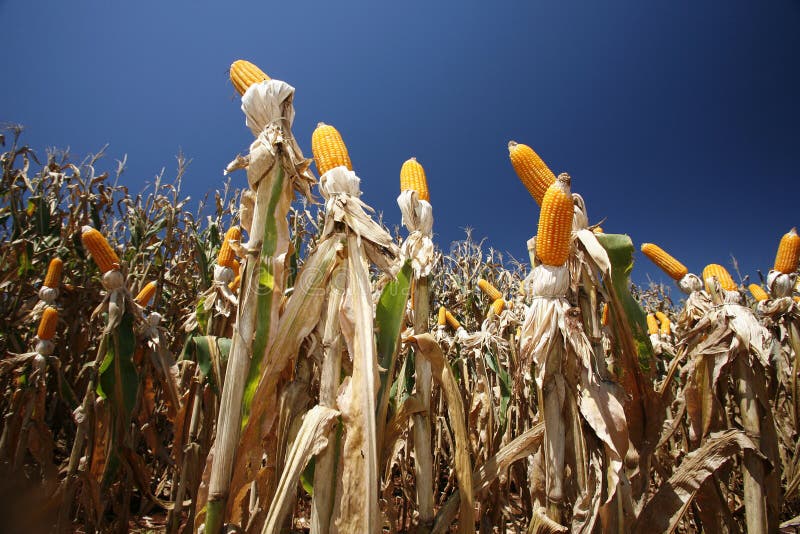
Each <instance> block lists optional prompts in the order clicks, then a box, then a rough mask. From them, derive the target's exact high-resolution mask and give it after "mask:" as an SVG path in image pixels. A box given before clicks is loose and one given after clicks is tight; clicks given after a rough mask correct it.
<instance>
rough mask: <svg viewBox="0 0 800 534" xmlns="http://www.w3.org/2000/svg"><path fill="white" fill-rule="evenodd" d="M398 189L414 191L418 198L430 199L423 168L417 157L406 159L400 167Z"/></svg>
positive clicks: (428, 200)
mask: <svg viewBox="0 0 800 534" xmlns="http://www.w3.org/2000/svg"><path fill="white" fill-rule="evenodd" d="M400 191H416V192H417V196H418V197H419V199H420V200H425V201H427V202H430V201H431V195H430V192H429V191H428V180H427V179H426V178H425V169H424V168H423V167H422V165H420V163H419V162H418V161H417V158H411V159H409V160H406V162H405V163H403V166H402V167H401V168H400Z"/></svg>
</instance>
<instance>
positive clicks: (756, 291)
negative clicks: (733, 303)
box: [747, 284, 769, 302]
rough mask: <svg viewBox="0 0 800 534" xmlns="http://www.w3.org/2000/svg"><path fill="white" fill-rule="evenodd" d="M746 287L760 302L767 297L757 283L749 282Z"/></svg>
mask: <svg viewBox="0 0 800 534" xmlns="http://www.w3.org/2000/svg"><path fill="white" fill-rule="evenodd" d="M747 289H749V290H750V294H752V295H753V298H754V299H756V300H757V301H759V302H761V301H762V300H767V299H768V298H769V295H767V292H766V291H764V290H763V289H762V288H761V286H760V285H758V284H750V285H749V286H747Z"/></svg>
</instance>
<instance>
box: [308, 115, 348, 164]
mask: <svg viewBox="0 0 800 534" xmlns="http://www.w3.org/2000/svg"><path fill="white" fill-rule="evenodd" d="M311 152H312V153H313V154H314V162H315V163H316V164H317V171H318V172H319V175H320V176H322V175H323V174H325V173H326V172H328V171H329V170H331V169H333V168H334V167H340V166H345V167H347V169H348V170H351V171H352V170H353V164H352V163H351V162H350V154H349V153H348V152H347V146H346V145H345V144H344V140H343V139H342V136H341V134H340V133H339V131H338V130H337V129H336V128H334V127H333V126H330V125H328V124H325V123H324V122H320V123H319V124H317V127H316V129H315V130H314V133H313V134H311Z"/></svg>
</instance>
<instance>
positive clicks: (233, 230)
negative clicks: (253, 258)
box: [217, 226, 242, 269]
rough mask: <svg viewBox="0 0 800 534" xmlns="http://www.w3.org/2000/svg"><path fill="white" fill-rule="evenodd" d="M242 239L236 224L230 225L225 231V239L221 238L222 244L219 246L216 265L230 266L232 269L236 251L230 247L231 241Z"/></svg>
mask: <svg viewBox="0 0 800 534" xmlns="http://www.w3.org/2000/svg"><path fill="white" fill-rule="evenodd" d="M241 239H242V231H241V230H240V229H239V227H238V226H231V227H230V228H229V229H228V231H227V232H225V239H223V240H222V246H221V247H220V248H219V254H218V255H217V265H221V266H222V267H230V268H231V269H233V265H234V262H235V261H236V253H235V252H234V251H233V248H232V247H231V243H230V242H231V241H239V240H241Z"/></svg>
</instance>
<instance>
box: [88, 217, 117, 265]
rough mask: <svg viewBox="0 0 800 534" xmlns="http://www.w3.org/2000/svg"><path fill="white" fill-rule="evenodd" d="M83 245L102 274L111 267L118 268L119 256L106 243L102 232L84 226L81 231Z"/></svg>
mask: <svg viewBox="0 0 800 534" xmlns="http://www.w3.org/2000/svg"><path fill="white" fill-rule="evenodd" d="M81 241H82V242H83V246H84V247H86V249H87V250H88V251H89V252H90V253H91V255H92V259H93V260H94V262H95V263H96V264H97V267H98V268H99V269H100V272H101V273H102V274H106V273H107V272H108V271H111V270H113V269H119V256H117V253H116V252H114V249H112V248H111V245H109V244H108V240H107V239H106V238H105V236H104V235H103V234H101V233H100V232H98V231H97V230H95V229H94V228H92V227H91V226H84V227H83V230H82V232H81Z"/></svg>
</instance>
